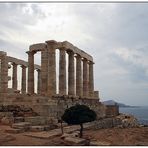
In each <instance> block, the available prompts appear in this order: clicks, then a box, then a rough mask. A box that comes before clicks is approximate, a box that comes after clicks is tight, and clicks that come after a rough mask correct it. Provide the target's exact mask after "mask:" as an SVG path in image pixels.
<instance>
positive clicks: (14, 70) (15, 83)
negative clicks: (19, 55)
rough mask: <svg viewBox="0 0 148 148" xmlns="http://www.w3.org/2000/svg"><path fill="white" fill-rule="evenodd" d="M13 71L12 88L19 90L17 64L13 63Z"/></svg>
mask: <svg viewBox="0 0 148 148" xmlns="http://www.w3.org/2000/svg"><path fill="white" fill-rule="evenodd" d="M12 65H13V71H12V88H13V89H14V90H17V64H16V63H12Z"/></svg>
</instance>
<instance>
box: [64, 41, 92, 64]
mask: <svg viewBox="0 0 148 148" xmlns="http://www.w3.org/2000/svg"><path fill="white" fill-rule="evenodd" d="M62 47H65V48H66V49H70V50H72V51H73V52H74V53H76V54H79V55H81V57H84V58H86V59H88V60H89V61H93V58H92V56H90V55H89V54H87V53H86V52H84V51H83V50H81V49H79V48H77V47H76V46H74V45H73V44H71V43H70V42H68V41H64V42H62Z"/></svg>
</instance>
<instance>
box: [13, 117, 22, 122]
mask: <svg viewBox="0 0 148 148" xmlns="http://www.w3.org/2000/svg"><path fill="white" fill-rule="evenodd" d="M19 122H24V117H14V123H19Z"/></svg>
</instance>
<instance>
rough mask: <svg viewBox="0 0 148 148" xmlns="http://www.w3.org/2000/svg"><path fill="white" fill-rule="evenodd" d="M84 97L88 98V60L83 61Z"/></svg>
mask: <svg viewBox="0 0 148 148" xmlns="http://www.w3.org/2000/svg"><path fill="white" fill-rule="evenodd" d="M83 96H84V97H87V96H88V68H87V59H85V58H84V59H83Z"/></svg>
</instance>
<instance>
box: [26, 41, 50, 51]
mask: <svg viewBox="0 0 148 148" xmlns="http://www.w3.org/2000/svg"><path fill="white" fill-rule="evenodd" d="M46 47H47V45H46V43H38V44H32V45H30V46H29V51H41V50H44V49H45V48H46Z"/></svg>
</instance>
